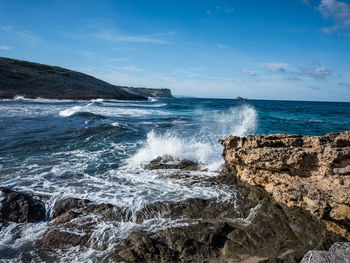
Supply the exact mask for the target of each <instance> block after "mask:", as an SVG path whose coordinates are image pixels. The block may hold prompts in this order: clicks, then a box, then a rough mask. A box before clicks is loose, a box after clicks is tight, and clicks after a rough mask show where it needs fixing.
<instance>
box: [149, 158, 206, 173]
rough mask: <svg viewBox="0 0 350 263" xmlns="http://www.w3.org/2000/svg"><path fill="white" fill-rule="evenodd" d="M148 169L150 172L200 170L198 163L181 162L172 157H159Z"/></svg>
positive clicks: (151, 162)
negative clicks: (160, 170)
mask: <svg viewBox="0 0 350 263" xmlns="http://www.w3.org/2000/svg"><path fill="white" fill-rule="evenodd" d="M148 168H149V169H150V170H155V169H180V170H187V171H196V170H199V168H200V166H199V164H198V163H196V162H194V161H191V160H186V159H184V160H180V159H177V158H174V157H172V156H170V155H164V156H159V157H157V158H156V159H154V160H152V161H150V163H149V165H148Z"/></svg>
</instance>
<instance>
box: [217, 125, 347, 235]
mask: <svg viewBox="0 0 350 263" xmlns="http://www.w3.org/2000/svg"><path fill="white" fill-rule="evenodd" d="M220 143H221V144H222V145H223V146H224V152H223V157H224V159H225V161H226V163H227V165H228V166H229V167H230V168H231V169H233V170H234V172H235V174H236V175H237V177H238V178H239V179H240V180H241V181H243V182H246V183H248V184H250V185H252V186H257V187H260V188H263V189H264V190H265V191H266V192H267V193H269V194H271V195H272V196H273V198H274V199H275V200H276V201H277V202H280V203H282V204H285V205H286V206H288V207H291V208H292V207H298V208H302V209H303V210H306V211H307V212H309V213H310V214H311V215H312V216H314V217H316V218H317V219H318V220H320V222H322V223H323V224H324V225H325V226H326V227H327V229H328V230H330V231H332V232H333V233H335V234H337V235H340V236H342V237H344V238H346V239H347V240H350V232H349V230H350V132H343V133H330V134H327V135H325V136H301V135H283V134H274V135H255V136H248V137H247V138H241V137H236V136H230V137H228V138H227V139H226V140H220Z"/></svg>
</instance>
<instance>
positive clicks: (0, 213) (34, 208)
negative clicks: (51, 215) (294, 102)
mask: <svg viewBox="0 0 350 263" xmlns="http://www.w3.org/2000/svg"><path fill="white" fill-rule="evenodd" d="M0 192H1V193H2V200H1V202H0V203H1V205H0V222H1V221H9V222H16V223H26V222H37V221H42V220H44V219H45V205H44V203H43V202H42V201H40V200H38V199H34V198H33V196H31V195H29V194H25V193H19V192H16V191H12V190H10V189H7V188H2V189H0Z"/></svg>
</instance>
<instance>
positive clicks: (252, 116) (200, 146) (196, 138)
mask: <svg viewBox="0 0 350 263" xmlns="http://www.w3.org/2000/svg"><path fill="white" fill-rule="evenodd" d="M196 115H198V116H200V117H199V122H198V125H199V126H200V129H199V131H198V133H197V134H196V133H194V134H192V136H189V137H187V138H183V137H182V136H181V134H178V133H177V132H176V131H173V130H169V131H166V132H165V133H163V134H159V133H157V132H155V131H154V130H151V131H150V132H149V133H148V134H147V140H146V143H145V144H144V147H143V148H141V149H140V150H139V151H138V152H137V153H136V154H135V155H134V156H132V157H131V158H130V159H129V165H132V166H135V165H145V164H147V163H149V162H150V161H151V160H153V159H155V158H157V157H158V156H164V155H171V156H173V157H175V158H178V159H189V160H193V161H196V162H198V163H199V164H201V165H202V166H203V167H204V168H207V169H209V170H210V171H216V170H218V169H219V168H220V167H221V165H222V164H223V160H222V157H221V152H222V148H221V147H220V145H219V144H218V143H217V141H218V139H220V138H225V137H227V136H228V135H236V136H246V135H248V134H251V133H254V132H255V129H256V122H257V114H256V110H255V109H254V108H253V107H252V106H249V105H246V104H243V105H239V106H237V107H232V108H230V109H229V110H228V111H227V112H220V113H219V112H217V111H213V112H212V113H210V112H209V113H208V112H206V113H204V112H203V111H202V110H197V112H196Z"/></svg>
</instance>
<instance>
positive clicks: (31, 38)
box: [0, 25, 41, 43]
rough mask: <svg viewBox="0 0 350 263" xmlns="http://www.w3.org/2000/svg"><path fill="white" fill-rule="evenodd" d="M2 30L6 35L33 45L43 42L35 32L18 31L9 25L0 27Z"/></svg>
mask: <svg viewBox="0 0 350 263" xmlns="http://www.w3.org/2000/svg"><path fill="white" fill-rule="evenodd" d="M0 30H1V31H3V32H5V33H8V34H11V35H15V36H17V37H20V38H22V39H23V40H25V41H27V42H31V43H37V42H39V41H40V40H41V39H40V37H38V36H37V35H35V34H34V33H33V32H30V31H27V30H18V29H16V28H14V27H13V26H9V25H0Z"/></svg>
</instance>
